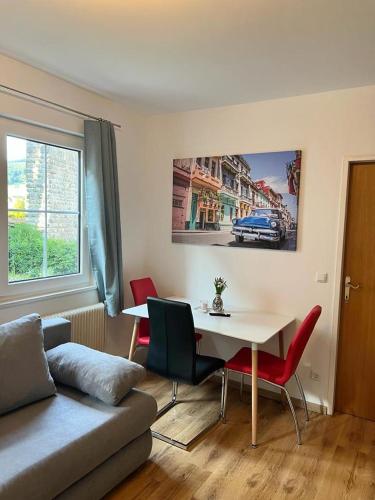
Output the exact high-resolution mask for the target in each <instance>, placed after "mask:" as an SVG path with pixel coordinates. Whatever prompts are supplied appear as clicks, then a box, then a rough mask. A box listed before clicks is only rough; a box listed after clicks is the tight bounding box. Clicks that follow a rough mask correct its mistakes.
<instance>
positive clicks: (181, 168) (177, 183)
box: [172, 158, 193, 229]
mask: <svg viewBox="0 0 375 500" xmlns="http://www.w3.org/2000/svg"><path fill="white" fill-rule="evenodd" d="M192 165H193V159H191V158H184V159H182V160H174V162H173V198H172V200H173V202H172V205H173V210H172V229H187V227H186V221H187V220H188V219H189V214H190V209H191V171H192Z"/></svg>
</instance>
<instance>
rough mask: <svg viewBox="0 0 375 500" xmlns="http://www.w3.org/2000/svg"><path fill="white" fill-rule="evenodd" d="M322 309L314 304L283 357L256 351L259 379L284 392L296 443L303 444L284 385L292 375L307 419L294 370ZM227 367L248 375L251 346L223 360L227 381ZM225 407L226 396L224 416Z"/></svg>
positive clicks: (299, 383) (305, 406)
mask: <svg viewBox="0 0 375 500" xmlns="http://www.w3.org/2000/svg"><path fill="white" fill-rule="evenodd" d="M321 312H322V308H321V307H320V306H315V307H314V308H313V309H312V310H311V311H310V312H309V314H308V315H307V316H306V318H305V319H304V321H303V322H302V324H301V325H300V327H299V328H298V329H297V331H296V333H295V335H294V337H293V339H292V342H291V344H290V346H289V349H288V354H287V356H286V359H283V358H280V357H278V356H274V355H273V354H270V353H268V352H265V351H258V378H259V379H260V380H263V381H264V382H267V383H269V384H271V385H273V386H275V387H278V388H279V389H282V390H283V391H284V392H285V395H286V397H287V400H288V403H289V406H290V410H291V412H292V416H293V420H294V424H295V427H296V433H297V443H298V444H302V441H301V434H300V430H299V426H298V420H297V416H296V413H295V411H294V407H293V403H292V400H291V398H290V394H289V392H288V390H287V388H286V387H285V384H286V383H287V382H288V381H289V380H290V378H291V377H292V376H293V375H294V377H295V379H296V382H297V385H298V389H299V391H300V393H301V397H302V401H303V405H304V408H305V415H306V420H309V414H308V411H307V405H306V398H305V393H304V392H303V388H302V384H301V381H300V379H299V377H298V375H297V373H296V369H297V366H298V363H299V361H300V359H301V356H302V354H303V351H304V349H305V347H306V344H307V342H308V340H309V338H310V336H311V334H312V332H313V330H314V327H315V324H316V322H317V321H318V319H319V316H320V313H321ZM229 370H230V371H234V372H238V373H241V375H250V376H251V373H252V366H251V349H250V348H249V347H243V348H242V349H240V350H239V351H238V352H237V354H236V355H235V356H233V358H232V359H230V360H229V361H227V362H226V363H225V375H226V377H227V380H228V371H229ZM225 409H226V395H225V404H224V418H225Z"/></svg>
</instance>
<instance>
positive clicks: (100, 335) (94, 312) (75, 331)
mask: <svg viewBox="0 0 375 500" xmlns="http://www.w3.org/2000/svg"><path fill="white" fill-rule="evenodd" d="M46 317H47V318H57V317H59V318H65V319H68V320H69V321H70V322H71V323H72V342H77V344H83V345H86V346H88V347H91V348H92V349H97V350H98V351H104V345H105V336H106V317H105V312H104V304H103V303H98V304H94V305H92V306H87V307H80V308H78V309H72V310H71V311H62V312H59V313H55V314H51V315H49V316H46Z"/></svg>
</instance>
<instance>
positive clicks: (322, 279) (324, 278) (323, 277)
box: [315, 273, 328, 283]
mask: <svg viewBox="0 0 375 500" xmlns="http://www.w3.org/2000/svg"><path fill="white" fill-rule="evenodd" d="M315 281H316V282H317V283H327V282H328V273H316V274H315Z"/></svg>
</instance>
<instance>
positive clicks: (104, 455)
mask: <svg viewBox="0 0 375 500" xmlns="http://www.w3.org/2000/svg"><path fill="white" fill-rule="evenodd" d="M156 410H157V407H156V402H155V400H154V398H153V397H152V396H150V395H148V394H146V393H144V392H141V391H138V390H136V389H133V390H131V391H130V392H129V393H128V395H127V396H126V398H125V399H124V400H123V401H122V402H121V403H120V405H119V406H108V405H106V404H104V403H102V402H101V401H98V400H97V399H95V398H92V397H90V396H88V395H86V394H83V393H81V392H79V391H76V390H74V389H70V388H67V387H65V386H58V392H57V394H56V396H54V397H52V398H49V399H45V400H42V401H39V402H37V403H34V404H32V405H29V406H26V407H24V408H21V409H18V410H16V411H14V412H11V413H8V414H6V415H4V416H2V417H0V463H1V469H0V498H1V500H8V499H9V500H11V499H12V500H14V499H15V498H17V499H23V498H25V499H26V498H27V499H28V500H34V499H35V500H37V499H38V500H44V499H50V498H53V497H55V496H56V495H58V494H59V493H61V492H62V491H64V490H65V489H66V488H68V487H69V486H70V485H71V484H73V483H75V482H76V481H78V480H79V479H80V478H81V477H82V476H84V475H85V474H87V473H89V472H90V471H91V470H93V469H94V468H95V467H97V466H98V465H99V464H101V463H102V462H104V461H105V460H107V459H108V458H109V457H110V456H112V455H113V454H114V453H116V452H117V451H118V450H120V449H121V448H122V447H124V446H125V445H126V444H127V443H129V442H131V441H132V440H134V439H135V438H137V437H138V436H140V435H141V434H143V433H144V432H145V431H146V430H147V429H148V428H149V427H150V426H151V424H152V423H153V421H154V419H155V415H156Z"/></svg>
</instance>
